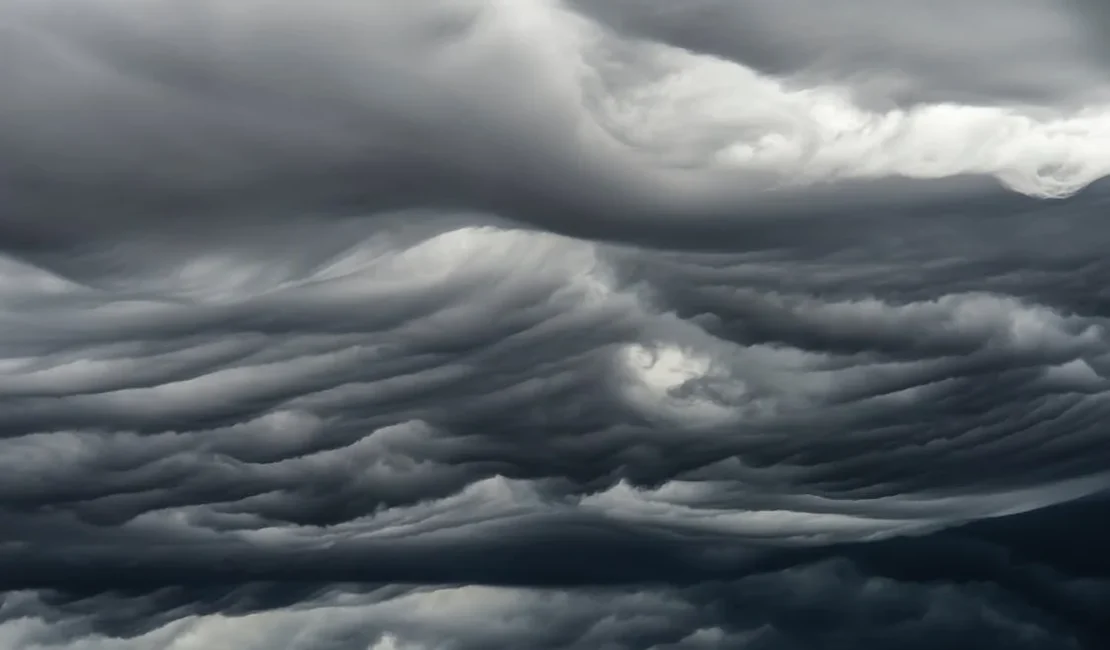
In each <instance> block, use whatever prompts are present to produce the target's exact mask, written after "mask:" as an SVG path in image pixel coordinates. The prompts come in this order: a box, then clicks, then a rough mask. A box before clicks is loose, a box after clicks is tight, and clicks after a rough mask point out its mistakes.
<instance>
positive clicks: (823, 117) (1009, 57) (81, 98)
mask: <svg viewBox="0 0 1110 650" xmlns="http://www.w3.org/2000/svg"><path fill="white" fill-rule="evenodd" d="M872 4H874V5H875V7H878V6H879V5H878V4H875V3H871V4H869V3H863V2H855V3H853V4H851V5H850V6H848V7H841V8H838V9H831V8H827V7H824V6H823V5H821V6H820V7H818V6H817V3H809V4H806V5H805V6H786V5H783V7H781V8H779V6H778V5H775V7H774V8H770V7H762V8H758V11H757V10H756V9H753V7H754V5H743V6H742V5H725V4H719V5H712V6H709V5H705V4H704V3H703V4H699V5H696V6H692V7H690V8H689V9H688V10H682V11H679V10H676V9H674V8H670V9H667V10H666V11H665V12H663V13H662V14H660V13H659V9H658V7H657V6H656V5H650V4H648V5H643V6H642V7H641V6H639V5H638V6H637V8H634V9H633V8H629V7H627V6H626V4H623V3H620V2H590V3H582V7H579V6H578V5H574V6H567V5H563V4H561V3H558V2H555V1H554V0H521V1H520V2H503V1H498V2H492V1H485V2H483V1H479V0H467V1H465V2H440V1H432V2H421V3H404V4H397V3H395V2H389V1H387V0H374V1H371V2H365V3H351V2H345V1H341V0H329V1H327V2H322V3H319V2H318V3H313V4H312V5H311V6H309V5H303V4H298V3H290V2H283V1H279V0H255V1H252V2H245V3H236V4H235V6H234V8H230V7H228V6H225V5H224V4H223V3H218V2H188V3H186V2H180V1H177V0H160V1H158V2H149V3H141V4H135V3H131V2H125V1H123V0H97V1H95V2H74V1H72V0H58V1H56V2H49V3H27V2H16V1H12V0H9V1H7V2H4V3H2V4H0V12H2V14H0V19H2V21H3V24H4V25H5V27H4V29H5V37H4V40H3V46H2V47H3V48H4V50H5V52H6V53H5V54H4V59H5V60H6V61H9V64H8V65H6V66H5V67H4V71H3V72H0V75H3V76H2V77H0V84H3V86H4V88H5V98H6V99H5V101H4V103H3V105H2V106H0V142H2V144H3V147H4V150H5V156H4V159H3V161H2V164H3V186H2V188H0V190H2V193H3V196H4V201H5V204H6V205H7V206H9V208H8V209H7V210H6V213H5V217H4V219H3V220H2V222H0V227H2V229H3V231H2V234H3V235H4V240H5V241H6V242H8V243H7V247H9V248H15V249H28V250H31V249H42V248H46V249H50V248H52V247H57V246H63V247H64V246H68V245H72V244H73V243H74V241H82V240H85V239H88V238H97V237H101V238H103V237H109V238H110V237H113V236H118V234H119V233H120V229H121V228H125V229H126V230H127V231H128V232H134V230H135V229H136V228H140V227H143V226H149V227H150V228H151V229H153V230H155V231H163V232H164V231H167V229H171V228H175V227H178V229H179V230H180V229H184V230H185V231H195V230H196V229H197V228H199V227H200V226H201V225H202V224H207V226H205V228H203V230H206V229H207V228H208V227H211V224H212V223H213V221H215V222H225V221H229V220H231V221H234V222H235V223H237V224H239V225H242V224H245V223H248V222H250V221H261V222H263V223H267V222H270V223H272V222H274V221H276V220H279V219H280V218H281V217H282V215H283V214H284V215H286V216H288V215H296V214H302V213H315V214H325V213H329V212H337V213H351V212H357V213H363V214H366V213H373V212H376V211H380V210H382V209H386V208H396V207H409V206H412V205H435V206H439V207H443V206H449V207H459V206H470V207H478V208H483V209H488V210H493V211H497V212H502V213H504V214H505V215H507V216H510V217H512V218H516V219H519V220H523V221H529V222H533V223H539V224H542V225H543V226H544V227H546V228H554V229H557V230H562V231H570V232H578V233H589V234H591V235H597V234H603V233H609V235H610V236H619V237H623V238H628V239H642V238H645V237H646V235H644V234H643V233H640V232H638V231H639V229H641V228H643V227H644V226H645V222H646V224H648V225H652V226H653V227H654V229H664V230H666V231H667V232H669V233H672V234H673V233H674V232H676V231H677V230H679V229H680V228H681V229H685V228H687V227H688V226H689V225H690V224H695V223H704V222H711V223H712V225H713V227H714V228H723V227H724V226H726V225H728V226H730V227H731V228H733V229H734V228H735V227H736V225H735V222H736V221H738V220H740V221H742V220H741V219H739V217H740V216H741V213H747V214H749V215H750V214H759V213H762V212H766V211H782V210H786V211H797V210H799V209H801V210H805V209H807V206H812V205H813V204H814V203H821V202H823V201H826V200H835V201H845V200H849V201H858V199H857V198H854V195H855V194H857V193H858V192H861V191H862V192H864V193H867V194H877V196H878V197H881V199H882V202H883V203H885V204H887V205H890V203H891V199H892V198H895V199H900V200H902V201H905V200H906V197H905V196H904V195H903V194H902V192H903V191H904V189H903V188H902V187H901V186H898V185H895V186H893V187H890V186H888V185H887V180H884V179H892V178H894V179H897V178H903V177H906V178H911V179H918V180H921V179H936V178H942V177H943V178H949V179H952V178H957V177H961V176H965V175H988V176H994V177H996V178H997V179H998V180H1000V181H1002V182H1003V183H1004V184H1005V185H1007V186H1009V187H1011V188H1013V189H1016V190H1018V191H1020V192H1024V193H1028V194H1032V195H1036V196H1062V195H1067V194H1070V193H1072V192H1074V191H1076V190H1078V189H1080V188H1082V187H1084V186H1085V185H1087V184H1088V183H1090V182H1092V181H1094V180H1096V179H1098V178H1100V177H1101V176H1103V175H1104V174H1105V173H1106V171H1107V169H1108V163H1107V160H1106V156H1105V151H1106V147H1105V146H1103V144H1102V143H1103V142H1104V140H1105V138H1106V132H1107V126H1106V124H1107V119H1106V118H1105V115H1104V112H1103V111H1102V109H1101V108H1100V105H1099V104H1097V103H1087V104H1083V105H1082V106H1078V105H1076V104H1075V101H1074V100H1073V96H1074V95H1075V92H1074V90H1075V88H1076V87H1078V86H1084V87H1088V86H1090V87H1092V88H1094V87H1095V86H1097V85H1099V84H1098V82H1096V79H1097V77H1098V76H1099V70H1100V68H1098V67H1097V66H1096V65H1095V63H1093V62H1092V61H1090V60H1089V59H1090V58H1091V57H1089V56H1088V55H1087V53H1086V50H1085V48H1084V44H1085V43H1086V42H1087V41H1088V40H1091V39H1088V38H1083V37H1081V32H1082V30H1081V29H1080V28H1078V27H1076V25H1082V24H1083V14H1082V12H1080V11H1078V10H1074V11H1073V10H1072V9H1071V8H1069V6H1057V7H1056V8H1055V9H1052V8H1050V7H1049V6H1048V4H1047V3H1042V2H1024V3H1017V4H1016V5H1015V4H1014V3H1007V5H1006V9H1002V8H1001V7H1000V6H999V7H995V5H994V4H991V5H989V6H988V5H985V6H982V7H980V6H979V5H976V7H975V8H969V6H963V5H961V6H960V8H956V7H954V6H953V7H952V8H951V11H950V12H942V11H940V10H936V11H935V12H933V10H930V11H929V12H926V11H925V10H924V9H921V8H917V7H916V5H912V4H910V3H901V2H900V3H893V4H891V3H885V4H882V9H881V11H880V10H878V9H875V8H874V7H872V6H871V5H872ZM684 6H685V5H684ZM575 7H579V8H583V7H584V8H585V9H587V10H589V11H588V12H586V13H578V12H575V11H574V10H573V9H574V8H575ZM707 7H709V8H714V7H717V8H716V9H714V11H715V12H723V13H724V16H723V17H722V18H721V19H720V20H716V19H714V20H713V23H714V24H715V25H717V26H718V27H719V28H721V29H731V27H729V26H732V25H737V26H740V27H742V28H743V31H744V33H745V34H749V35H759V36H760V38H765V39H769V40H770V42H769V43H768V44H767V46H768V47H769V48H770V49H771V51H772V52H771V54H770V55H771V56H772V58H782V57H785V58H786V60H787V61H792V60H794V58H797V57H801V58H800V59H799V60H798V62H797V63H790V64H788V65H787V67H788V68H790V69H791V70H794V69H798V70H800V69H801V68H809V67H812V66H806V65H804V62H805V60H807V57H809V58H812V57H813V56H814V53H815V52H818V51H819V52H823V53H830V52H831V53H834V54H838V55H839V54H843V55H844V56H845V57H847V58H845V59H844V60H843V61H840V62H839V63H837V62H834V64H835V66H834V67H835V68H836V72H838V73H844V72H846V71H849V70H855V69H856V68H857V67H858V66H861V65H863V64H862V63H861V62H860V57H863V56H864V55H868V57H869V58H868V60H869V61H870V60H871V58H870V55H869V54H868V52H865V51H861V52H857V53H856V54H852V52H851V51H850V50H851V48H849V47H848V46H847V45H845V46H844V48H841V47H839V46H838V45H837V44H841V43H846V42H848V41H850V42H851V43H854V44H855V45H854V46H853V47H858V48H863V49H864V50H867V48H868V47H871V49H874V50H878V51H881V52H882V56H883V60H884V61H886V62H887V63H885V64H882V65H885V71H880V73H881V74H878V73H877V74H878V76H880V77H881V76H882V74H887V73H889V74H895V73H897V71H899V70H908V72H906V74H909V75H911V76H913V75H917V76H918V77H922V78H923V79H925V81H922V84H924V86H923V90H921V91H920V92H921V93H925V94H926V95H929V94H930V93H931V94H932V95H937V94H938V93H939V94H940V95H941V96H943V98H944V99H949V98H950V96H953V95H959V94H961V93H962V94H965V95H966V94H972V95H976V96H978V97H981V98H982V100H981V101H979V100H977V101H976V102H975V104H977V105H979V106H978V107H971V106H965V105H960V104H955V103H947V104H938V103H931V104H927V105H922V106H917V107H914V108H912V109H910V110H894V109H891V108H889V107H878V108H867V106H868V105H870V103H874V102H873V101H871V100H868V102H865V103H864V104H861V105H857V103H856V102H855V101H854V100H853V99H851V98H850V97H846V96H844V95H843V94H842V93H839V92H838V91H837V90H836V84H838V83H841V81H842V80H841V79H839V77H837V76H836V75H833V76H829V75H826V74H824V73H823V72H822V71H820V70H810V71H809V72H810V73H811V76H812V77H813V78H809V79H807V78H803V77H798V78H797V79H794V78H793V77H789V78H787V79H785V80H784V79H779V78H778V77H773V76H765V75H763V74H760V73H759V72H756V71H753V70H752V69H750V68H749V67H747V66H748V65H756V64H758V61H749V60H747V59H746V58H745V57H746V55H745V53H744V52H738V53H735V54H731V55H730V56H736V57H737V60H736V61H732V60H729V59H721V58H716V57H712V56H708V55H706V54H704V53H700V52H696V51H691V50H685V49H681V48H678V47H674V46H672V45H668V44H666V43H662V42H657V41H652V40H644V39H638V40H637V39H632V38H629V37H628V36H627V35H626V34H624V33H623V32H621V31H619V30H617V31H614V30H613V29H611V28H610V27H609V26H608V25H607V24H606V23H605V22H604V21H601V22H599V21H597V20H595V19H594V18H593V17H592V14H594V13H601V14H604V16H606V17H609V18H613V17H614V16H616V17H619V18H621V19H622V20H628V21H633V22H634V23H636V24H639V23H643V22H644V21H646V24H647V25H648V26H649V27H652V28H653V29H654V30H655V31H659V30H660V29H662V30H663V31H667V29H680V30H681V29H694V30H695V31H696V32H697V33H698V34H702V33H703V30H702V29H701V28H700V27H699V26H700V25H701V24H702V23H703V22H705V18H704V13H705V11H707V10H708V9H707ZM992 8H993V9H995V11H994V12H993V14H992V13H991V11H990V10H991V9H992ZM752 12H754V14H752ZM749 14H752V15H749ZM714 15H716V14H714ZM807 20H808V21H813V22H819V23H820V24H821V25H822V26H823V29H822V30H819V31H817V32H814V30H812V29H810V28H809V27H807V25H808V24H809V23H806V22H805V21H807ZM877 21H882V26H881V28H880V26H878V24H877ZM683 25H686V27H683ZM945 25H947V26H952V25H956V26H957V29H958V32H951V33H950V32H948V31H945V32H944V34H947V36H944V38H942V34H941V32H942V31H943V30H942V27H943V26H945ZM668 26H670V27H668ZM740 27H738V28H740ZM655 28H658V29H655ZM649 31H650V30H649ZM655 31H651V33H653V34H654V33H655ZM803 32H804V34H805V35H804V37H801V36H799V35H800V34H801V33H803ZM704 33H705V34H706V37H707V38H714V37H713V36H712V31H711V30H704ZM861 33H862V34H871V35H875V34H877V35H879V36H876V37H875V38H876V39H878V41H877V42H876V43H875V44H874V45H873V46H868V45H867V39H864V38H863V37H859V34H861ZM970 33H974V38H970V37H968V36H967V34H970ZM815 34H816V35H815ZM1030 34H1035V35H1036V36H1037V38H1040V39H1046V40H1051V42H1050V43H1031V44H1028V45H1027V46H1026V48H1025V49H1023V50H1021V51H1020V52H1018V51H1017V49H1018V46H1017V45H1016V44H1017V43H1018V42H1027V41H1028V40H1029V39H1028V38H1026V36H1025V35H1030ZM767 35H771V36H767ZM1030 38H1031V37H1030ZM680 40H681V39H680ZM718 40H720V39H718ZM731 40H732V42H750V41H752V39H749V38H734V39H731ZM953 42H956V43H958V44H960V45H962V46H961V47H956V46H955V45H953V44H952V43H953ZM807 43H808V44H807ZM678 44H679V45H688V44H686V43H685V42H680V43H678ZM753 47H754V48H755V50H757V53H756V55H753V56H756V59H758V58H759V56H762V54H759V52H762V48H761V46H758V45H755V46H753ZM780 50H781V51H782V53H779V52H780ZM792 57H793V58H792ZM968 62H972V63H970V64H969V63H968ZM871 65H872V64H871V63H869V64H868V67H870V66H871ZM979 65H981V66H983V67H984V68H986V67H989V68H990V69H991V70H992V74H981V71H980V68H977V67H975V66H979ZM999 66H1003V67H1004V68H1005V73H1004V74H999V73H998V72H997V71H996V68H998V67H999ZM757 67H758V65H757ZM772 67H773V66H772ZM1048 70H1050V71H1051V73H1048V72H1046V71H1048ZM494 71H496V72H494ZM1064 71H1068V75H1064V74H1063V72H1064ZM778 72H783V71H782V70H778ZM798 74H801V72H799V73H798ZM788 76H789V75H788ZM795 76H796V75H795ZM841 76H843V75H842V74H841ZM1023 76H1024V77H1023ZM1018 78H1026V79H1032V80H1036V81H1030V82H1029V83H1030V84H1033V85H1038V84H1039V85H1040V86H1045V84H1047V83H1048V82H1046V81H1045V80H1047V79H1051V80H1055V81H1054V82H1053V83H1055V84H1056V85H1053V84H1048V85H1047V86H1046V87H1038V88H1036V89H1035V90H1037V92H1036V93H1033V90H1029V91H1028V92H1027V91H1026V90H1023V89H1021V88H1017V89H1016V90H1012V89H1010V87H1012V86H1015V85H1018V86H1020V84H1019V83H1018ZM880 81H881V80H880ZM823 84H824V85H823ZM829 84H833V85H829ZM865 85H867V84H865ZM872 85H873V84H872ZM879 85H880V86H881V85H882V84H881V83H879ZM1057 86H1064V87H1057ZM932 87H935V88H932ZM930 88H932V89H930ZM945 88H951V90H945ZM896 90H897V89H895V90H892V91H889V92H888V91H887V90H884V89H883V88H881V87H879V88H872V89H870V90H868V93H869V95H870V96H871V99H872V100H874V99H876V98H877V99H878V100H883V98H886V97H888V96H890V97H895V96H896V95H897V94H898V92H896ZM1014 93H1018V94H1022V93H1025V94H1030V93H1033V94H1039V95H1040V99H1039V100H1038V101H1037V102H1035V105H1036V106H1041V107H1042V108H1041V109H1038V110H1023V111H1019V112H1015V110H1016V109H1009V108H1006V106H1005V105H1006V104H1008V103H1011V102H1010V96H1011V95H1013V94H1014ZM1092 101H1093V100H1092ZM853 179H854V180H855V182H856V183H858V185H855V186H852V187H850V188H848V189H846V190H845V191H836V190H825V189H819V190H814V189H812V186H814V184H817V186H818V187H820V186H821V185H822V183H824V182H826V181H837V182H843V181H852V180H853ZM769 188H778V189H779V190H780V191H779V192H777V193H774V192H773V193H771V195H769V196H765V192H764V190H767V189H769ZM805 188H811V189H808V190H807V189H805ZM914 191H915V192H919V193H920V192H924V193H926V194H928V193H930V192H932V191H933V190H931V189H927V188H924V187H921V186H917V187H916V188H915V190H914ZM810 192H817V194H812V195H811V194H810ZM829 192H832V194H829ZM779 195H782V196H779ZM857 205H858V204H857ZM231 215H234V217H233V218H232V217H231ZM726 216H728V217H729V219H727V220H726ZM728 221H731V222H733V223H731V224H729V223H728ZM111 224H116V225H115V226H112V225H111ZM606 225H607V227H605V226H606ZM661 237H662V235H657V236H655V237H654V239H655V240H657V241H658V240H659V239H660V238H661Z"/></svg>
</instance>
